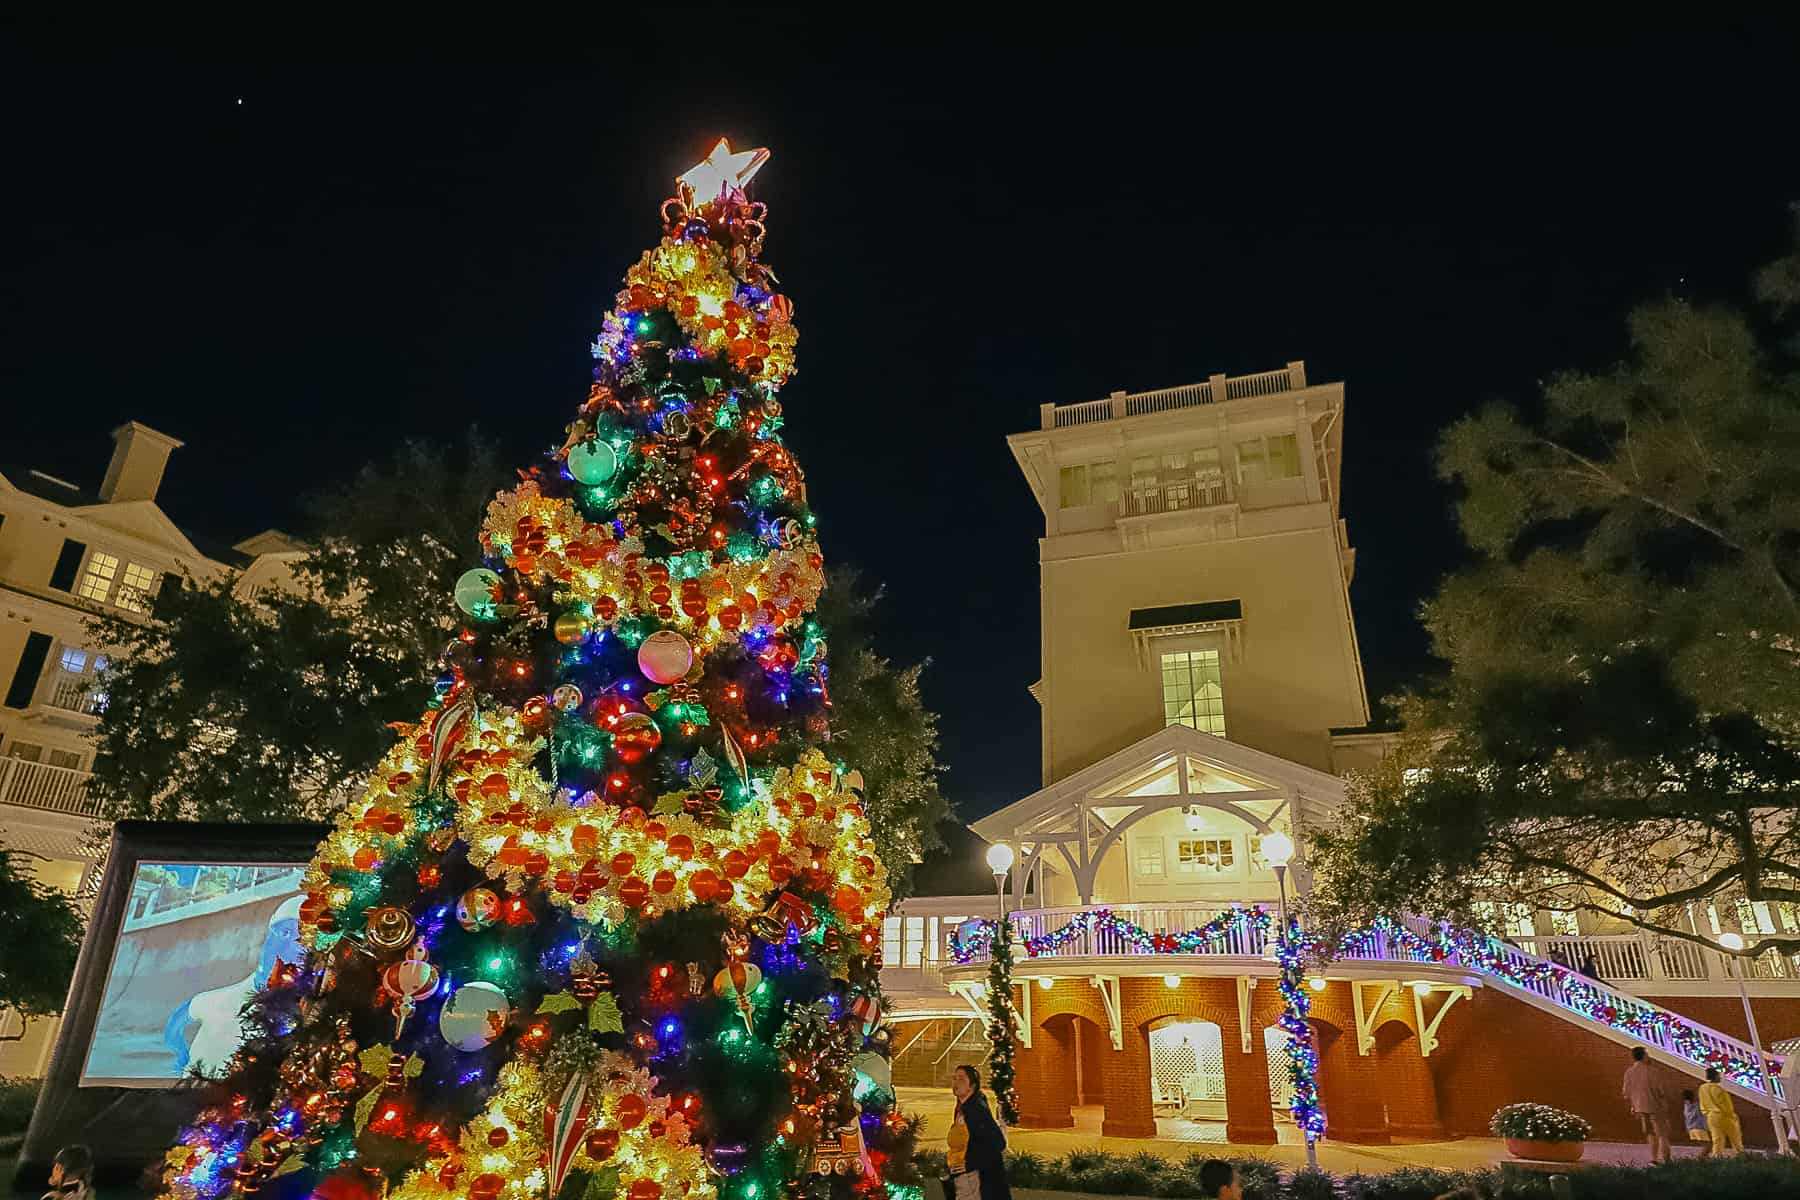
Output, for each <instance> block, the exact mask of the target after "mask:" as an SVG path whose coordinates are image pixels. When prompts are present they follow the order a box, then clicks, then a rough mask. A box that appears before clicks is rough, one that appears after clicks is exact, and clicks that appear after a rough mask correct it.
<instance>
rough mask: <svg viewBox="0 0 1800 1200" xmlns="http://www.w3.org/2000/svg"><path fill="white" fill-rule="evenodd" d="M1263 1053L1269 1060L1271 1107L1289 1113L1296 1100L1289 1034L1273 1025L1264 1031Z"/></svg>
mask: <svg viewBox="0 0 1800 1200" xmlns="http://www.w3.org/2000/svg"><path fill="white" fill-rule="evenodd" d="M1263 1053H1264V1054H1266V1055H1267V1056H1268V1059H1269V1107H1270V1108H1277V1109H1280V1110H1281V1111H1282V1112H1286V1111H1288V1101H1290V1100H1292V1099H1293V1098H1294V1064H1293V1063H1292V1062H1291V1061H1289V1059H1288V1052H1287V1034H1285V1033H1283V1032H1282V1031H1281V1030H1279V1029H1277V1028H1276V1027H1275V1026H1273V1025H1271V1026H1269V1027H1268V1028H1267V1029H1264V1030H1263Z"/></svg>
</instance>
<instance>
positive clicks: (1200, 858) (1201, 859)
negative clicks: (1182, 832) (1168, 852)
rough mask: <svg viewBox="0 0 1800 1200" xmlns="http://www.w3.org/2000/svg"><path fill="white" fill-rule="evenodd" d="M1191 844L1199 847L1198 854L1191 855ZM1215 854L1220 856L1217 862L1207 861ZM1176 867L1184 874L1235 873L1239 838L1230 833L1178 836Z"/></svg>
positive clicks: (1176, 842) (1176, 840)
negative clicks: (1222, 834)
mask: <svg viewBox="0 0 1800 1200" xmlns="http://www.w3.org/2000/svg"><path fill="white" fill-rule="evenodd" d="M1190 846H1195V847H1199V850H1198V852H1197V854H1195V855H1193V856H1190V854H1189V850H1188V847H1190ZM1213 856H1216V857H1217V858H1218V861H1217V862H1211V863H1209V862H1207V861H1206V860H1207V858H1209V857H1213ZM1175 869H1176V871H1178V872H1180V873H1181V874H1183V875H1207V874H1211V875H1235V874H1237V870H1238V854H1237V839H1236V838H1234V837H1232V836H1230V835H1229V834H1227V835H1225V836H1223V837H1218V836H1211V837H1209V836H1200V837H1183V838H1176V839H1175Z"/></svg>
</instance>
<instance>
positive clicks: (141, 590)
mask: <svg viewBox="0 0 1800 1200" xmlns="http://www.w3.org/2000/svg"><path fill="white" fill-rule="evenodd" d="M155 583H156V572H155V571H152V570H151V569H150V568H149V567H146V566H142V565H140V564H138V563H134V562H128V563H126V564H125V575H124V577H123V578H121V579H120V580H119V592H118V595H116V596H114V597H113V603H114V604H116V605H118V606H119V607H120V608H122V609H124V610H125V611H126V612H134V613H141V612H148V611H149V609H150V589H151V587H152V585H154V584H155Z"/></svg>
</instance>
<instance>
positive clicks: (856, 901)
mask: <svg viewBox="0 0 1800 1200" xmlns="http://www.w3.org/2000/svg"><path fill="white" fill-rule="evenodd" d="M862 906H863V894H862V892H860V891H858V890H857V889H856V888H853V887H851V886H850V885H849V884H845V885H843V886H842V887H840V888H838V890H837V891H836V892H834V893H833V894H832V897H831V907H833V908H835V909H837V910H838V912H840V913H842V914H843V915H844V916H850V915H852V914H854V913H856V912H858V911H860V910H861V909H862Z"/></svg>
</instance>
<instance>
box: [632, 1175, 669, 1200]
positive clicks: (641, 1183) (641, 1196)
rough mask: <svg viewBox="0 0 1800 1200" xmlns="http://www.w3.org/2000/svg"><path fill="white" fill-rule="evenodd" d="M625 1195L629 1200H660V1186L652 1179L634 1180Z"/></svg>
mask: <svg viewBox="0 0 1800 1200" xmlns="http://www.w3.org/2000/svg"><path fill="white" fill-rule="evenodd" d="M627 1194H628V1195H629V1196H630V1197H631V1200H662V1184H660V1183H658V1182H656V1180H654V1179H634V1180H632V1181H631V1187H630V1188H629V1189H627Z"/></svg>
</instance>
